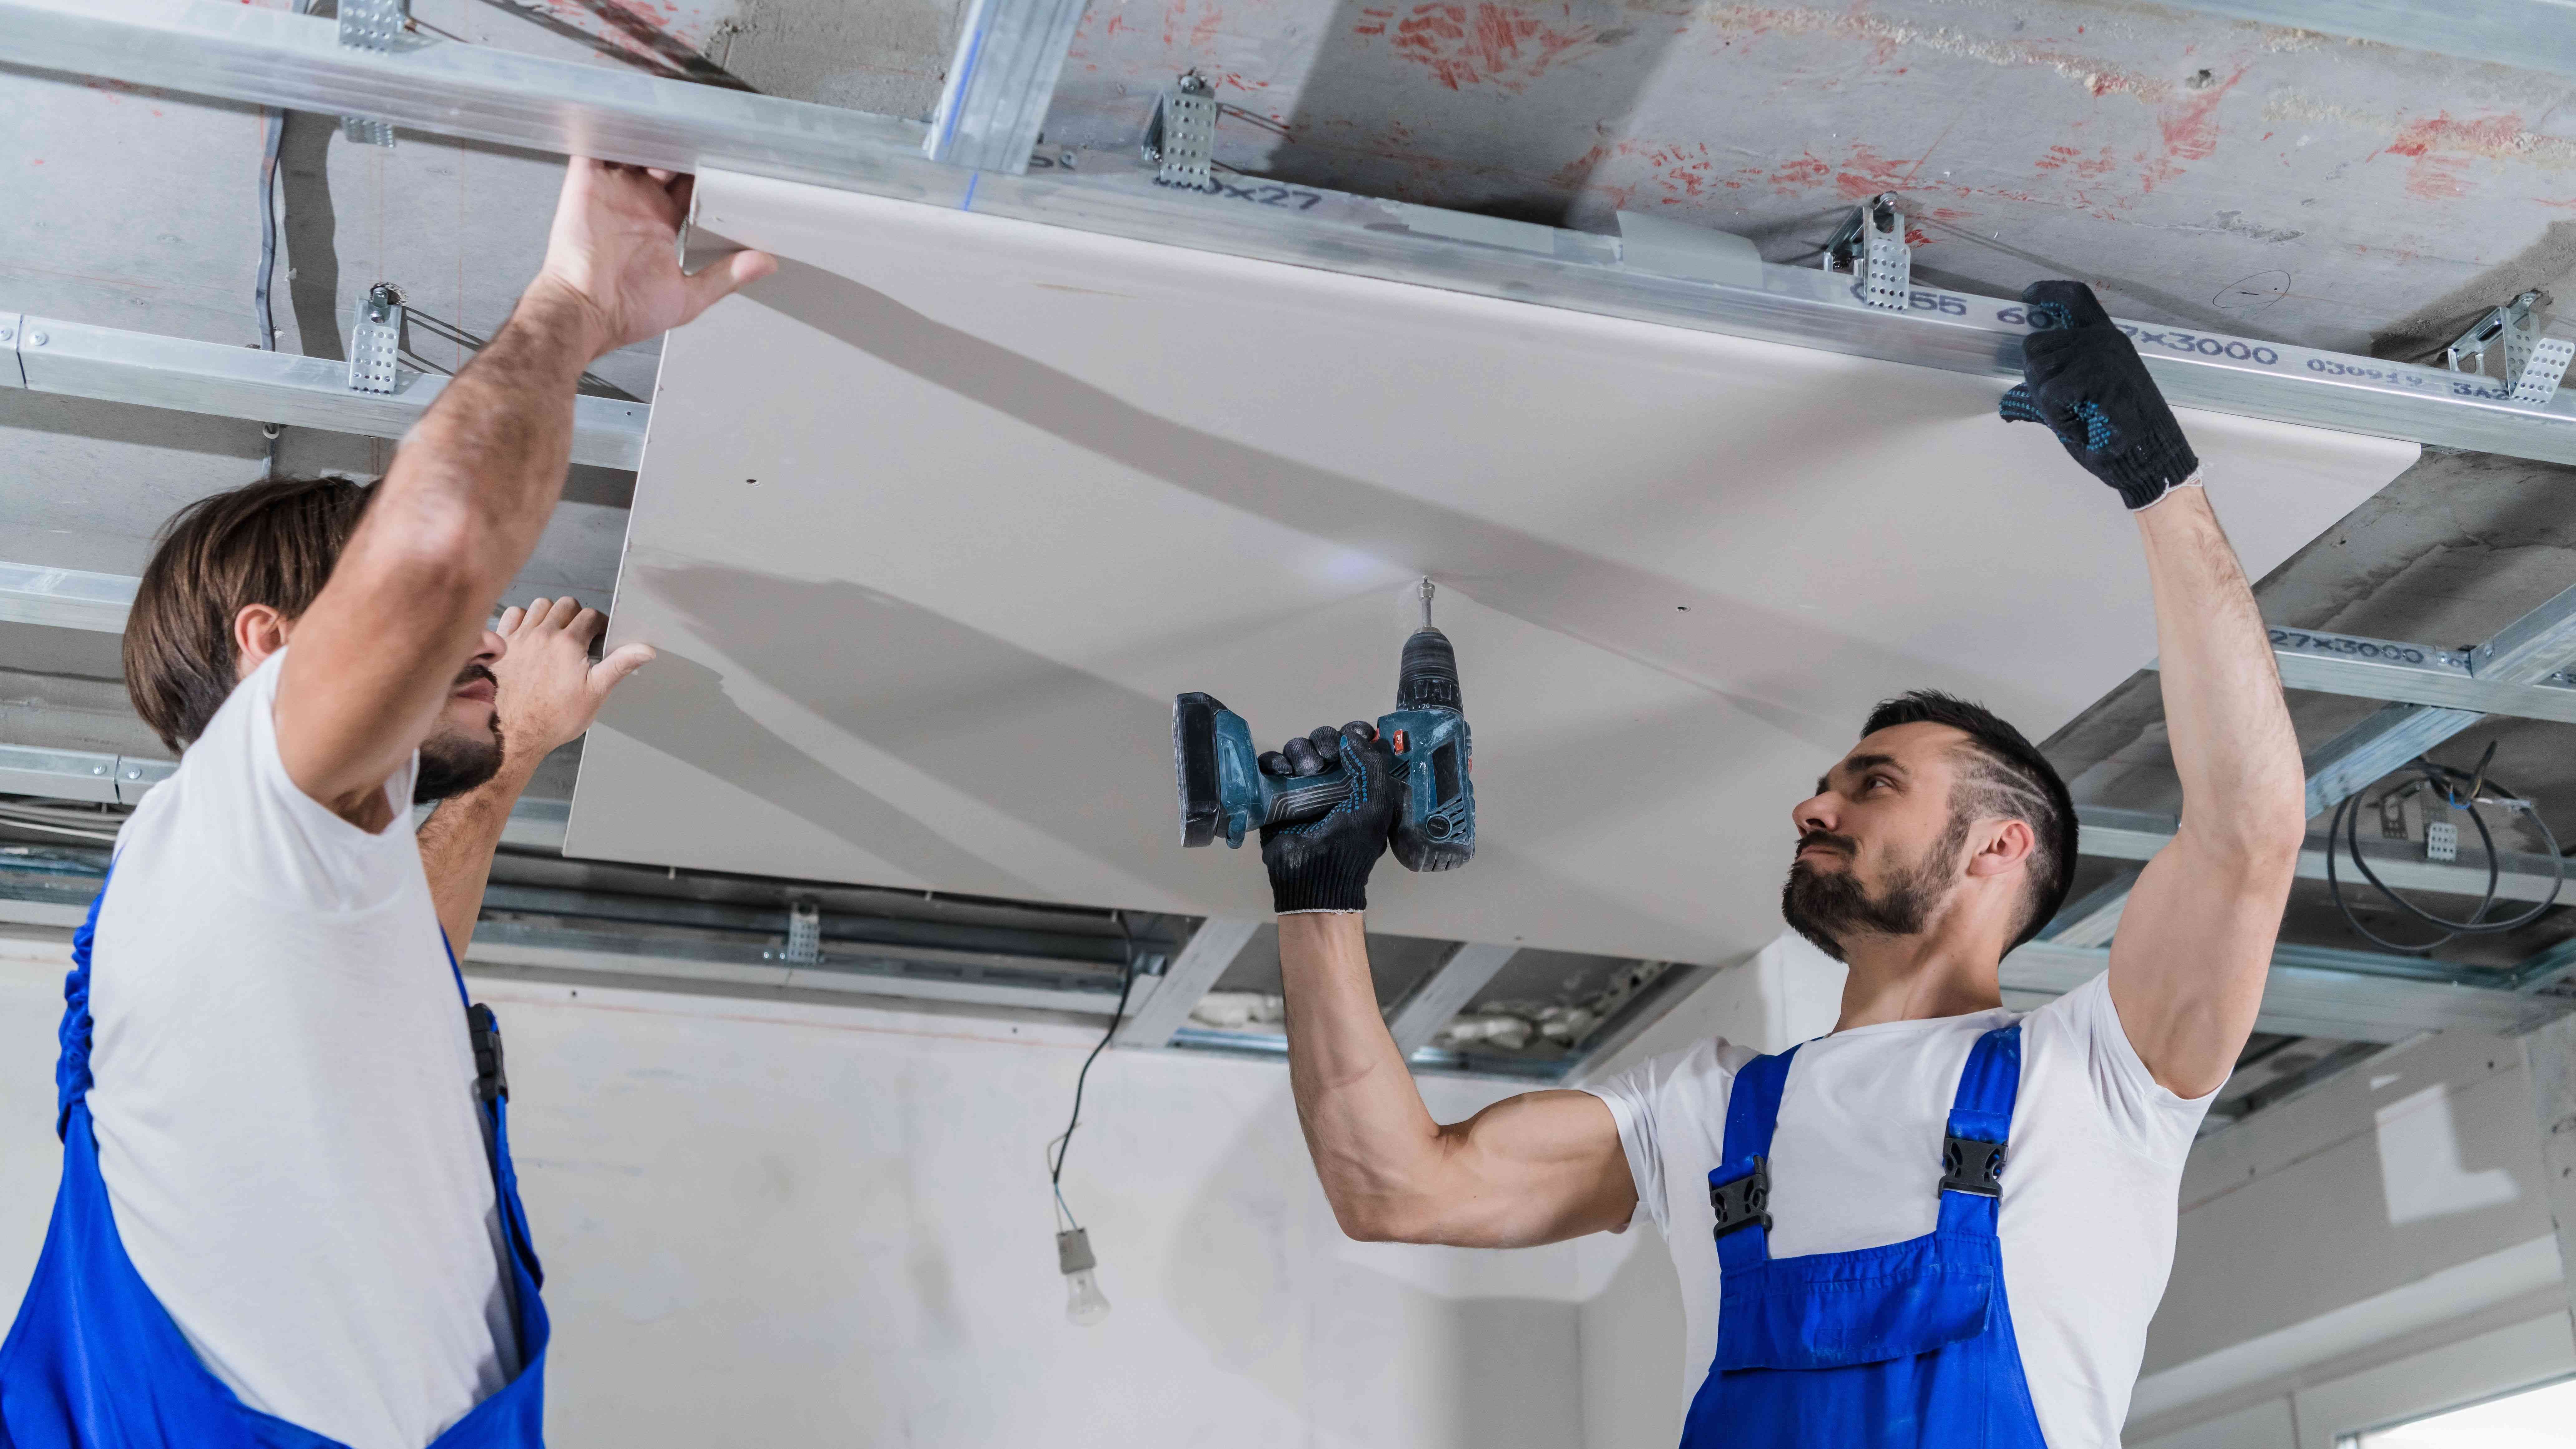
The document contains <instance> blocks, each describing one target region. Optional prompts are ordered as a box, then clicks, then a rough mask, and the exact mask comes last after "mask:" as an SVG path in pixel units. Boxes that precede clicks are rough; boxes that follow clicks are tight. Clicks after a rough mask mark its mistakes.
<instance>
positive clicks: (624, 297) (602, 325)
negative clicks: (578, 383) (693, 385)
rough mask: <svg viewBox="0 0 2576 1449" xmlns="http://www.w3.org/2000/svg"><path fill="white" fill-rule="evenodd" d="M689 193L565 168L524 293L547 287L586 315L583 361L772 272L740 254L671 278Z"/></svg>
mask: <svg viewBox="0 0 2576 1449" xmlns="http://www.w3.org/2000/svg"><path fill="white" fill-rule="evenodd" d="M695 185H696V178H695V177H690V176H682V175H679V174H677V173H674V172H669V171H658V170H648V169H646V168H644V167H641V166H620V165H616V164H614V163H611V162H606V161H592V160H588V159H586V158H582V157H574V158H573V160H572V163H571V164H570V166H568V167H567V168H566V169H565V171H564V185H563V196H562V199H561V200H559V201H558V202H557V203H556V204H555V221H554V230H553V231H552V233H550V234H549V236H548V237H547V240H546V265H545V270H544V271H543V272H542V273H540V274H539V276H538V278H537V281H536V284H535V286H534V287H532V288H531V289H530V290H531V291H534V290H537V289H538V288H549V289H552V290H553V291H555V292H557V293H560V294H561V295H562V296H564V297H565V298H566V299H567V300H570V301H574V302H576V303H578V304H579V305H580V307H581V310H582V311H584V312H585V313H587V314H589V316H590V318H591V320H592V323H593V327H594V332H593V336H592V338H591V343H592V349H593V350H592V355H593V356H597V355H598V354H600V353H605V352H614V351H615V350H617V349H618V348H620V347H625V346H628V345H629V344H632V343H636V342H641V341H644V340H645V339H646V338H649V337H658V336H660V335H661V334H663V333H665V332H668V331H670V330H671V329H672V328H674V327H678V326H680V325H682V324H684V323H686V322H689V321H690V320H692V319H694V318H695V317H696V316H697V315H698V314H699V313H701V312H704V311H705V310H707V308H709V307H711V306H713V305H714V304H715V303H716V301H717V299H719V298H721V297H723V296H724V295H725V294H726V293H728V292H731V291H733V290H734V289H735V288H737V287H740V286H743V285H744V284H746V283H749V282H754V281H757V280H759V279H760V278H762V277H765V276H768V275H769V274H770V273H771V272H773V271H776V270H777V269H778V262H777V259H776V258H774V257H771V256H770V255H768V254H767V253H765V252H754V251H741V252H735V253H734V254H733V255H732V256H729V257H726V258H725V259H724V260H722V261H719V262H716V263H713V264H712V265H709V266H707V267H705V268H703V269H701V270H700V271H699V272H697V273H696V274H695V275H691V274H689V273H687V272H683V271H681V270H680V260H679V256H680V253H679V245H680V229H681V228H682V227H683V226H686V225H687V224H688V220H689V201H690V197H691V194H692V190H693V188H694V186H695Z"/></svg>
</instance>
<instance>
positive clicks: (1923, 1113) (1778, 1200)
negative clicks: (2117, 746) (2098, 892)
mask: <svg viewBox="0 0 2576 1449" xmlns="http://www.w3.org/2000/svg"><path fill="white" fill-rule="evenodd" d="M2012 1020H2013V1013H2012V1012H2009V1011H2004V1010H2000V1009H1998V1010H1995V1011H1982V1012H1978V1013H1976V1014H1975V1015H1972V1016H1950V1017H1940V1018H1936V1019H1934V1020H1930V1021H1893V1022H1885V1023H1882V1024H1879V1025H1876V1026H1863V1027H1855V1028H1853V1029H1852V1030H1850V1031H1843V1032H1836V1033H1834V1034H1833V1035H1831V1036H1828V1037H1823V1038H1820V1039H1818V1040H1815V1041H1811V1042H1808V1043H1807V1044H1806V1045H1805V1046H1802V1047H1800V1048H1799V1049H1798V1055H1797V1059H1796V1060H1795V1061H1793V1062H1791V1063H1790V1066H1789V1079H1788V1082H1787V1084H1786V1085H1785V1087H1784V1088H1783V1090H1782V1092H1781V1096H1780V1123H1779V1132H1778V1136H1777V1137H1775V1138H1774V1139H1773V1143H1772V1149H1771V1206H1770V1212H1771V1218H1772V1228H1771V1233H1770V1238H1771V1253H1772V1256H1774V1257H1777V1258H1791V1257H1803V1256H1806V1255H1807V1254H1811V1253H1842V1252H1850V1251H1852V1250H1855V1249H1860V1248H1876V1247H1884V1246H1886V1245H1887V1244H1890V1243H1899V1242H1904V1241H1905V1240H1907V1239H1909V1238H1919V1237H1921V1236H1923V1235H1924V1234H1926V1233H1928V1232H1931V1231H1932V1229H1933V1226H1934V1224H1935V1223H1936V1221H1937V1220H1938V1219H1939V1216H1940V1202H1939V1183H1940V1179H1941V1140H1942V1136H1943V1133H1944V1131H1945V1130H1946V1124H1947V1123H1948V1120H1949V1114H1950V1103H1951V1100H1952V1098H1953V1097H1954V1096H1955V1095H1956V1093H1957V1091H1958V1087H1959V1073H1960V1072H1961V1070H1962V1069H1964V1068H1965V1067H1966V1065H1967V1061H1968V1049H1969V1048H1970V1047H1971V1046H1973V1045H1975V1043H1976V1040H1977V1038H1978V1037H1979V1036H1981V1035H1983V1034H1985V1033H1986V1032H1989V1031H1992V1030H1994V1029H1995V1028H1996V1027H1999V1026H2003V1025H2006V1024H2008V1023H2009V1022H2011V1021H2012ZM2021 1023H2022V1029H2021V1060H2022V1070H2021V1094H2020V1097H2019V1099H2018V1100H2017V1101H2016V1103H2015V1104H2014V1107H2013V1119H2012V1143H2011V1147H2010V1149H2009V1151H2008V1153H2007V1156H2006V1164H2005V1168H2004V1196H2003V1206H2002V1211H2001V1214H2000V1216H1999V1219H1998V1224H1997V1229H1996V1231H1997V1234H1998V1235H1999V1236H2000V1237H2001V1239H2002V1244H2003V1262H2004V1290H2005V1293H2006V1295H2007V1297H2008V1298H2009V1300H2010V1302H2011V1305H2012V1322H2013V1333H2014V1335H2015V1337H2016V1338H2018V1339H2019V1341H2020V1344H2021V1359H2022V1369H2023V1372H2024V1373H2025V1374H2026V1375H2027V1377H2028V1378H2029V1380H2030V1396H2031V1401H2032V1403H2033V1405H2034V1406H2035V1407H2036V1408H2037V1410H2038V1413H2039V1429H2040V1433H2041V1435H2042V1436H2043V1437H2044V1438H2045V1439H2046V1440H2047V1442H2048V1444H2049V1445H2050V1446H2051V1449H2106V1446H2116V1445H2117V1444H2118V1443H2119V1442H2120V1424H2121V1422H2122V1421H2123V1420H2124V1419H2126V1418H2127V1417H2128V1412H2129V1392H2130V1390H2131V1389H2132V1388H2133V1387H2135V1386H2136V1383H2137V1377H2138V1362H2139V1359H2140V1357H2141V1355H2143V1354H2144V1353H2145V1351H2146V1342H2147V1321H2148V1320H2149V1319H2150V1318H2153V1317H2154V1316H2155V1311H2156V1301H2157V1300H2158V1299H2160V1298H2162V1297H2163V1296H2164V1291H2165V1276H2166V1274H2167V1273H2168V1271H2170V1270H2171V1268H2172V1267H2173V1251H2174V1219H2175V1216H2176V1212H2177V1206H2176V1204H2177V1200H2178V1198H2179V1196H2180V1193H2181V1187H2182V1169H2183V1159H2184V1157H2185V1156H2187V1155H2188V1154H2189V1153H2190V1151H2191V1143H2192V1135H2193V1133H2194V1131H2195V1130H2196V1129H2197V1128H2198V1127H2199V1125H2200V1119H2201V1114H2202V1113H2204V1112H2206V1111H2207V1110H2208V1109H2209V1102H2210V1099H2209V1098H2208V1097H2201V1098H2198V1099H2194V1100H2188V1101H2187V1100H2185V1099H2183V1098H2181V1097H2177V1096H2175V1095H2174V1094H2173V1093H2172V1092H2170V1091H2167V1090H2166V1089H2165V1088H2163V1087H2161V1086H2159V1085H2157V1084H2156V1080H2155V1078H2154V1077H2153V1076H2152V1075H2150V1074H2149V1072H2148V1071H2147V1067H2146V1064H2145V1063H2144V1062H2142V1061H2140V1060H2139V1059H2138V1053H2137V1049H2136V1048H2135V1047H2132V1046H2131V1045H2130V1044H2129V1038H2128V1034H2127V1033H2126V1032H2124V1031H2122V1030H2121V1028H2120V1018H2119V1015H2118V1013H2117V1012H2116V1011H2114V1010H2113V1008H2112V1005H2111V989H2110V978H2109V977H2107V976H2097V977H2095V978H2094V979H2093V980H2091V981H2089V982H2087V983H2085V984H2084V985H2083V986H2081V987H2079V988H2077V989H2076V990H2074V991H2071V992H2069V993H2067V994H2066V995H2065V996H2062V997H2060V998H2058V999H2057V1000H2055V1001H2052V1002H2050V1003H2049V1004H2047V1005H2046V1006H2043V1007H2041V1008H2039V1009H2038V1010H2037V1011H2034V1012H2031V1013H2029V1014H2028V1015H2025V1016H2023V1017H2022V1018H2021ZM1756 1055H1758V1053H1755V1052H1753V1051H1750V1050H1747V1049H1745V1048H1743V1047H1738V1046H1731V1045H1729V1044H1727V1043H1726V1042H1724V1041H1722V1040H1711V1041H1707V1042H1703V1043H1701V1044H1700V1045H1698V1046H1695V1047H1692V1048H1690V1049H1689V1050H1687V1051H1681V1052H1675V1053H1673V1054H1672V1055H1669V1056H1663V1057H1657V1058H1655V1059H1654V1060H1652V1061H1649V1062H1646V1063H1644V1064H1642V1065H1640V1066H1638V1067H1635V1068H1633V1069H1632V1070H1630V1071H1627V1072H1624V1073H1622V1074H1620V1075H1619V1076H1617V1077H1615V1078H1612V1079H1611V1080H1610V1081H1608V1082H1606V1083H1603V1084H1602V1085H1599V1086H1596V1087H1592V1088H1588V1089H1587V1090H1589V1091H1591V1092H1592V1094H1593V1095H1594V1096H1597V1097H1599V1098H1601V1100H1603V1101H1604V1102H1607V1103H1608V1104H1609V1106H1610V1114H1611V1115H1612V1116H1613V1117H1615V1118H1617V1119H1618V1123H1619V1141H1620V1144H1621V1145H1622V1146H1623V1147H1624V1148H1626V1150H1627V1156H1628V1171H1629V1172H1630V1173H1631V1174H1632V1175H1633V1176H1634V1178H1635V1180H1636V1184H1637V1199H1638V1213H1639V1215H1640V1216H1643V1217H1647V1218H1651V1219H1653V1221H1654V1223H1655V1226H1657V1227H1658V1228H1661V1229H1663V1233H1664V1241H1665V1245H1666V1247H1667V1248H1668V1249H1669V1250H1670V1252H1671V1253H1672V1256H1673V1265H1674V1266H1675V1267H1676V1268H1678V1269H1679V1270H1680V1272H1681V1285H1682V1308H1683V1316H1684V1319H1685V1322H1686V1323H1687V1325H1688V1331H1689V1341H1690V1342H1689V1357H1688V1358H1687V1359H1686V1360H1685V1362H1684V1387H1683V1393H1684V1395H1685V1396H1686V1397H1687V1396H1688V1395H1690V1394H1695V1393H1697V1392H1698V1391H1699V1386H1700V1381H1701V1380H1702V1379H1704V1378H1706V1377H1707V1376H1708V1368H1709V1363H1710V1361H1711V1360H1713V1359H1714V1358H1715V1357H1716V1355H1717V1298H1718V1293H1717V1281H1718V1263H1717V1244H1716V1241H1715V1240H1714V1239H1713V1238H1712V1237H1711V1235H1710V1233H1711V1229H1712V1228H1713V1227H1714V1226H1715V1219H1714V1218H1713V1216H1712V1215H1711V1211H1710V1208H1709V1203H1708V1174H1709V1171H1710V1169H1712V1168H1714V1167H1716V1166H1718V1165H1719V1163H1720V1162H1721V1161H1722V1160H1723V1157H1724V1149H1725V1142H1726V1105H1727V1097H1728V1093H1729V1090H1730V1088H1732V1086H1733V1085H1734V1081H1735V1073H1736V1070H1737V1069H1738V1068H1740V1067H1742V1066H1743V1065H1744V1064H1745V1063H1746V1062H1749V1061H1751V1060H1753V1058H1754V1057H1755V1056H1756Z"/></svg>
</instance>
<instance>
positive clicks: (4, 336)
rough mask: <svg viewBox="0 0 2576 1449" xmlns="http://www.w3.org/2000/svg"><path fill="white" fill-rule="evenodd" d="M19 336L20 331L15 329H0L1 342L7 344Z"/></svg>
mask: <svg viewBox="0 0 2576 1449" xmlns="http://www.w3.org/2000/svg"><path fill="white" fill-rule="evenodd" d="M17 335H18V330H17V329H16V328H14V327H0V342H7V341H9V340H11V339H13V338H15V337H16V336H17Z"/></svg>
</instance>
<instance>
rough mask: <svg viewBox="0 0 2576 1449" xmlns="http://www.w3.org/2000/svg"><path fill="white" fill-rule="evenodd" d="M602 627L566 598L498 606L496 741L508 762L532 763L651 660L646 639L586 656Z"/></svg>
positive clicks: (573, 734)
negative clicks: (500, 643)
mask: <svg viewBox="0 0 2576 1449" xmlns="http://www.w3.org/2000/svg"><path fill="white" fill-rule="evenodd" d="M607 627H608V619H607V617H606V616H605V615H603V614H601V613H600V612H599V611H598V610H597V609H585V608H583V607H582V606H581V602H580V601H579V600H577V599H570V598H564V599H538V600H535V601H534V602H532V603H530V604H529V605H528V606H527V607H526V608H524V609H522V608H517V607H515V606H514V607H512V608H509V609H505V610H503V611H502V612H501V623H500V627H499V628H498V630H497V631H496V632H498V633H499V634H500V636H501V637H502V638H503V639H504V640H507V641H508V643H509V646H510V647H509V648H508V650H506V651H505V652H504V653H503V654H502V655H501V657H500V658H499V659H497V660H495V661H493V664H492V674H493V677H494V678H495V679H496V680H497V681H499V685H500V689H499V699H498V700H497V702H496V707H497V708H498V710H499V711H500V716H501V748H502V751H503V753H504V755H505V757H506V758H507V760H508V761H509V763H510V764H511V765H514V766H517V767H519V768H520V769H523V770H527V769H534V768H536V763H537V761H539V760H541V759H544V758H545V757H546V755H548V754H549V753H551V752H552V751H554V750H556V749H559V748H561V747H562V746H564V745H567V744H570V743H571V742H572V741H574V740H577V739H579V738H581V736H582V733H583V732H584V731H586V730H588V729H589V728H590V725H591V721H593V720H595V719H597V718H599V708H600V706H601V705H603V704H606V703H607V702H608V695H609V691H611V690H613V689H615V688H617V686H618V685H619V683H621V682H622V681H624V680H625V678H626V676H628V675H630V674H633V673H634V672H635V671H636V670H638V669H641V668H643V667H644V666H645V665H646V664H648V663H650V662H651V661H652V659H653V649H652V646H650V645H646V644H629V645H626V646H625V647H624V648H621V649H617V650H614V651H612V652H611V653H610V654H609V655H608V657H607V658H605V659H602V660H600V661H599V662H598V663H596V664H594V663H592V662H591V659H590V645H591V641H592V640H595V639H597V638H598V637H599V635H600V631H601V630H603V629H606V628H607Z"/></svg>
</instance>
